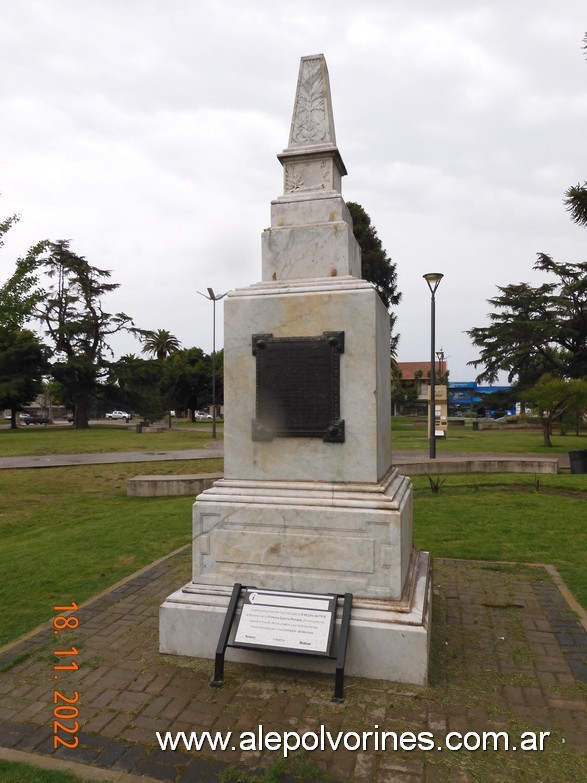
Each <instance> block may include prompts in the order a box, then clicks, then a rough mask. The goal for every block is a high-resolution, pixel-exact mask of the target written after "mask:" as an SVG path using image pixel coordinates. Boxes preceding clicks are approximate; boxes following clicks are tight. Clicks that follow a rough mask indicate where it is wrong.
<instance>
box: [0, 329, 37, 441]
mask: <svg viewBox="0 0 587 783" xmlns="http://www.w3.org/2000/svg"><path fill="white" fill-rule="evenodd" d="M47 354H48V351H47V348H46V346H44V345H41V343H40V342H39V339H38V337H37V336H36V335H35V334H34V333H33V332H31V331H30V330H28V329H16V330H9V329H3V328H0V410H2V409H5V408H10V411H11V426H12V428H13V429H14V428H16V412H17V411H18V410H21V409H22V407H23V405H26V404H27V403H29V402H32V401H33V400H34V399H35V397H36V396H37V395H38V394H40V392H41V391H42V388H43V375H44V373H46V372H47V370H48V361H47Z"/></svg>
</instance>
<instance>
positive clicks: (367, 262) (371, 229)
mask: <svg viewBox="0 0 587 783" xmlns="http://www.w3.org/2000/svg"><path fill="white" fill-rule="evenodd" d="M347 207H348V209H349V212H350V213H351V217H352V219H353V233H354V235H355V239H356V240H357V242H358V243H359V246H360V248H361V262H362V276H363V278H364V279H365V280H368V281H369V282H370V283H373V285H374V286H375V288H376V289H377V293H378V294H379V296H380V297H381V299H382V301H383V304H384V305H385V306H386V307H387V309H388V310H390V314H389V327H390V350H391V353H392V354H393V355H395V354H396V352H397V344H398V342H399V338H400V335H399V334H394V332H395V327H396V323H397V315H396V314H395V313H394V312H393V310H392V309H390V308H393V307H395V306H396V305H398V304H399V303H400V301H401V297H402V295H401V293H400V292H399V291H398V289H397V270H396V266H395V264H394V263H393V261H392V260H391V258H389V257H388V255H387V252H386V250H385V249H384V248H383V244H382V242H381V240H380V239H379V237H378V235H377V231H376V229H375V226H373V224H372V223H371V218H370V217H369V215H368V214H367V213H366V212H365V210H364V209H363V207H362V206H361V205H360V204H356V203H355V202H353V201H349V202H347Z"/></svg>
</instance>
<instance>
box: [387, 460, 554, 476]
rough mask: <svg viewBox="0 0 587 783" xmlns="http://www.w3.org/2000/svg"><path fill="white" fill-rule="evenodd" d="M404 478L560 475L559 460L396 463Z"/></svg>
mask: <svg viewBox="0 0 587 783" xmlns="http://www.w3.org/2000/svg"><path fill="white" fill-rule="evenodd" d="M394 466H395V467H396V468H398V469H399V472H400V473H401V474H402V476H428V475H446V474H449V473H558V459H557V458H556V457H552V458H550V457H549V458H546V459H522V458H520V459H516V458H515V457H514V458H513V459H495V458H493V459H490V458H488V459H483V458H479V459H458V460H456V459H455V460H449V459H433V460H432V459H428V460H421V461H419V462H401V461H398V462H394Z"/></svg>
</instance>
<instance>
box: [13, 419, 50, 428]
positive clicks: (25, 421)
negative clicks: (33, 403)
mask: <svg viewBox="0 0 587 783" xmlns="http://www.w3.org/2000/svg"><path fill="white" fill-rule="evenodd" d="M21 421H22V423H23V424H26V425H27V427H28V425H29V424H53V419H50V418H49V417H48V416H27V417H26V418H24V419H23V418H21Z"/></svg>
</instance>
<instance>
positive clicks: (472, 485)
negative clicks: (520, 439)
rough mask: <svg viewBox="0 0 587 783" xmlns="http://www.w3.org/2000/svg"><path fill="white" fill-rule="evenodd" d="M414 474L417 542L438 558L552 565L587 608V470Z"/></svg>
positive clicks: (415, 533)
mask: <svg viewBox="0 0 587 783" xmlns="http://www.w3.org/2000/svg"><path fill="white" fill-rule="evenodd" d="M443 479H444V483H443V484H442V486H441V488H440V492H438V493H434V492H432V491H431V489H430V482H429V480H428V478H427V477H426V476H421V477H417V478H414V479H413V484H414V540H415V544H416V546H418V547H419V548H420V549H425V550H427V551H429V552H431V553H432V555H433V556H436V557H454V558H464V559H472V560H507V561H515V562H522V563H548V564H551V565H554V566H555V567H556V568H557V569H558V571H559V572H560V573H561V575H562V577H563V579H564V580H565V581H566V583H567V585H568V586H569V587H570V588H571V590H572V591H573V593H574V594H575V596H576V598H577V600H578V601H579V602H580V603H581V604H582V605H583V606H584V607H587V569H586V568H585V560H586V557H587V524H586V521H587V475H571V474H561V475H541V476H536V477H535V476H533V475H525V474H507V475H502V474H489V475H487V474H478V475H462V476H460V475H456V476H455V475H451V476H446V477H443Z"/></svg>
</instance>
